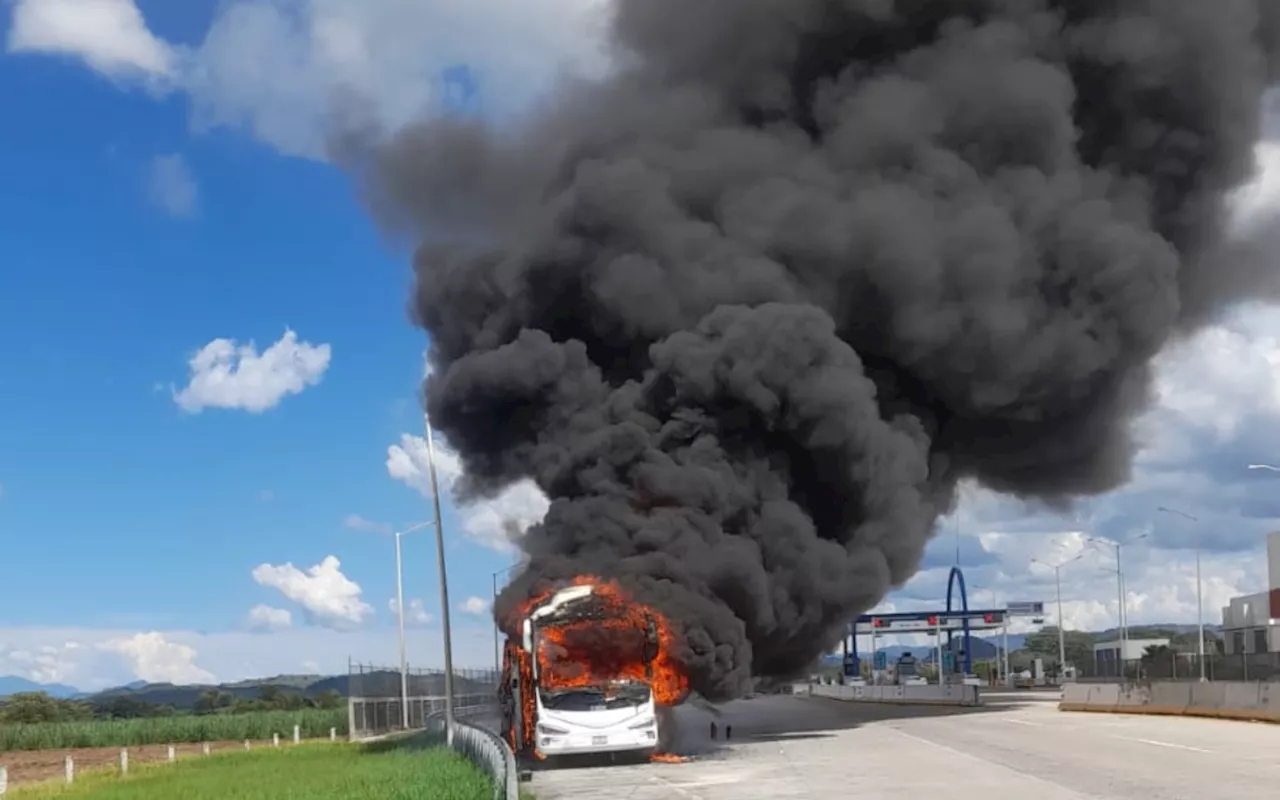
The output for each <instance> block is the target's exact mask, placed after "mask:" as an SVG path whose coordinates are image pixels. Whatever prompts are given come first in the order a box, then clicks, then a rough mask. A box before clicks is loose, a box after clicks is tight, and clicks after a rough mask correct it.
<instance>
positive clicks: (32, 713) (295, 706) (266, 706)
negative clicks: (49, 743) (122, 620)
mask: <svg viewBox="0 0 1280 800" xmlns="http://www.w3.org/2000/svg"><path fill="white" fill-rule="evenodd" d="M342 703H343V698H342V695H341V693H339V692H338V691H337V690H335V689H328V690H325V691H323V692H319V693H317V694H315V695H312V696H306V695H304V694H303V693H301V692H297V691H288V690H286V689H282V688H281V687H279V686H270V685H267V686H260V687H258V693H257V696H256V697H240V696H236V695H234V694H231V693H230V692H225V691H222V690H220V689H210V690H208V691H205V692H202V693H201V694H200V695H199V696H198V697H197V698H196V700H195V704H194V706H193V707H192V708H190V709H183V708H176V707H174V706H172V705H161V704H157V703H148V702H147V701H145V700H142V699H140V698H138V697H134V696H132V695H128V694H118V695H109V696H106V697H100V698H91V699H87V700H64V699H60V698H57V697H50V696H49V695H48V694H46V693H45V692H22V693H19V694H14V695H10V696H8V697H5V698H2V699H0V724H11V725H23V724H26V725H33V724H37V723H49V722H85V721H89V720H112V719H147V718H153V717H172V716H181V715H184V714H196V715H202V714H250V713H254V712H258V711H302V710H305V709H312V708H316V709H333V708H338V707H340V706H341V705H342Z"/></svg>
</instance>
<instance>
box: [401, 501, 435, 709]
mask: <svg viewBox="0 0 1280 800" xmlns="http://www.w3.org/2000/svg"><path fill="white" fill-rule="evenodd" d="M430 524H431V523H430V522H419V523H418V524H417V525H413V526H411V527H408V528H405V529H404V530H402V531H396V532H395V534H394V535H395V539H396V616H397V617H398V619H399V626H400V723H401V725H402V726H403V727H404V729H405V730H408V729H409V662H408V661H406V660H405V652H404V569H403V568H402V567H401V563H402V562H401V560H400V537H402V536H405V535H407V534H410V533H413V532H414V531H416V530H418V529H420V528H425V527H426V526H428V525H430Z"/></svg>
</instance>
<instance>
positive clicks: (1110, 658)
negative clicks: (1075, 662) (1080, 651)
mask: <svg viewBox="0 0 1280 800" xmlns="http://www.w3.org/2000/svg"><path fill="white" fill-rule="evenodd" d="M1168 646H1169V640H1168V639H1129V640H1128V641H1125V642H1121V641H1120V640H1119V639H1116V640H1114V641H1110V642H1097V643H1095V644H1094V645H1093V663H1094V665H1095V666H1096V667H1097V668H1098V673H1099V674H1100V675H1114V674H1118V670H1119V667H1114V668H1112V669H1111V670H1108V667H1109V666H1110V665H1114V664H1115V663H1116V662H1117V661H1138V660H1140V659H1141V658H1142V656H1143V654H1145V653H1146V652H1147V648H1148V647H1168Z"/></svg>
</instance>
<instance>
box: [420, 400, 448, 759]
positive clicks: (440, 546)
mask: <svg viewBox="0 0 1280 800" xmlns="http://www.w3.org/2000/svg"><path fill="white" fill-rule="evenodd" d="M422 424H423V427H424V428H425V429H426V434H427V472H428V474H429V475H430V477H431V506H432V514H433V516H434V517H435V526H436V564H437V566H438V568H439V570H440V615H441V616H440V627H441V628H443V631H444V632H443V636H444V723H445V737H446V740H447V742H448V744H449V745H450V746H452V745H453V725H454V719H453V634H452V631H451V630H450V625H449V579H448V569H447V568H446V566H445V560H444V526H443V525H441V523H440V485H439V482H438V481H437V479H436V446H435V441H434V438H433V436H432V433H431V417H430V415H428V414H425V413H424V414H423V415H422Z"/></svg>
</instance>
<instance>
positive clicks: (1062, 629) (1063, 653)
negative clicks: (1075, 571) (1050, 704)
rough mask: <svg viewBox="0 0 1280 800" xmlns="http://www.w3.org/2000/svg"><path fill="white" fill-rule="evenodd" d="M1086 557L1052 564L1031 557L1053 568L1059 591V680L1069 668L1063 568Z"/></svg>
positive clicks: (1038, 562) (1035, 562)
mask: <svg viewBox="0 0 1280 800" xmlns="http://www.w3.org/2000/svg"><path fill="white" fill-rule="evenodd" d="M1082 558H1084V553H1081V554H1080V555H1078V556H1076V557H1075V558H1071V559H1067V560H1066V561H1063V562H1062V563H1061V564H1050V563H1049V562H1047V561H1041V560H1040V559H1038V558H1033V559H1031V563H1033V564H1040V565H1042V566H1046V567H1048V568H1050V569H1052V570H1053V582H1054V584H1055V586H1056V587H1057V591H1058V680H1059V681H1061V680H1062V673H1063V672H1064V671H1065V670H1066V668H1067V634H1066V623H1064V622H1063V621H1062V568H1063V567H1065V566H1067V565H1068V564H1072V563H1074V562H1076V561H1079V560H1080V559H1082Z"/></svg>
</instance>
